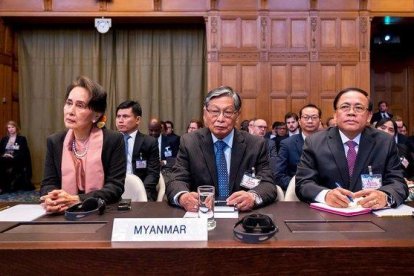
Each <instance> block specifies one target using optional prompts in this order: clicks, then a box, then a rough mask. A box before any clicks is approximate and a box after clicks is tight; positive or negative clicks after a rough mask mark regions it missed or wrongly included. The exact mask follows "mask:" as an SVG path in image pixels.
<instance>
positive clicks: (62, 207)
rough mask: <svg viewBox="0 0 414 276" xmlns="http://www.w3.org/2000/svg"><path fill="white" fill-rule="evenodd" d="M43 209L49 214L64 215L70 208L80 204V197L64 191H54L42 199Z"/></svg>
mask: <svg viewBox="0 0 414 276" xmlns="http://www.w3.org/2000/svg"><path fill="white" fill-rule="evenodd" d="M40 201H41V202H42V206H43V208H45V210H46V212H48V213H63V212H64V211H66V209H68V208H69V207H70V206H72V205H74V204H76V203H79V202H80V199H79V196H78V195H71V194H68V193H67V192H65V191H64V190H53V191H51V192H49V193H48V194H47V195H44V196H42V197H41V198H40Z"/></svg>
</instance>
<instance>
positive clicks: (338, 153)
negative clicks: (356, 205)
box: [328, 127, 350, 189]
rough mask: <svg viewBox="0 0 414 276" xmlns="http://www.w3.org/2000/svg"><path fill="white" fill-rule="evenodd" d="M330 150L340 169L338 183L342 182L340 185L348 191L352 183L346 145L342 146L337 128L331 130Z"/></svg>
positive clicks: (329, 137) (329, 136)
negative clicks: (345, 149)
mask: <svg viewBox="0 0 414 276" xmlns="http://www.w3.org/2000/svg"><path fill="white" fill-rule="evenodd" d="M328 148H329V150H330V151H331V154H332V156H333V158H334V160H335V163H336V167H337V168H338V171H339V175H340V176H341V180H340V181H339V180H338V182H341V183H340V184H341V185H342V186H343V188H345V189H348V187H349V182H350V179H349V172H348V162H347V161H346V154H345V151H344V145H343V144H342V139H341V136H340V135H339V130H338V128H336V127H333V128H331V129H330V130H329V134H328ZM329 184H333V183H329Z"/></svg>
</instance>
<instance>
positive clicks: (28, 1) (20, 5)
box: [0, 0, 44, 12]
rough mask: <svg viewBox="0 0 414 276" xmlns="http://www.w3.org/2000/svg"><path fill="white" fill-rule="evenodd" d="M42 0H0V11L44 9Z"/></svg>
mask: <svg viewBox="0 0 414 276" xmlns="http://www.w3.org/2000/svg"><path fill="white" fill-rule="evenodd" d="M43 4H44V0H2V1H0V11H19V12H22V11H44V5H43Z"/></svg>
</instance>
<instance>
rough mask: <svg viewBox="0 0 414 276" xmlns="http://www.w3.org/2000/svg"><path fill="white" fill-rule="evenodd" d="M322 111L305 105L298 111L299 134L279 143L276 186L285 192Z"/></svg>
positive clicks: (311, 105) (310, 105) (316, 126)
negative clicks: (306, 140)
mask: <svg viewBox="0 0 414 276" xmlns="http://www.w3.org/2000/svg"><path fill="white" fill-rule="evenodd" d="M321 116H322V111H321V110H320V109H319V108H318V107H317V106H316V105H313V104H308V105H305V106H304V107H302V108H301V110H300V111H299V118H300V119H299V124H300V129H301V131H300V133H299V134H297V135H293V136H290V137H289V138H287V139H285V140H283V141H281V142H280V149H279V154H278V155H277V157H276V168H275V170H276V175H275V180H276V184H277V185H279V186H280V187H282V189H283V190H285V191H286V189H287V187H288V185H289V182H290V180H291V179H292V177H293V176H294V175H295V174H296V167H297V164H298V163H299V160H300V156H301V155H302V148H303V143H304V141H305V139H306V137H308V136H309V135H311V134H313V133H315V132H317V131H318V127H319V123H320V121H321Z"/></svg>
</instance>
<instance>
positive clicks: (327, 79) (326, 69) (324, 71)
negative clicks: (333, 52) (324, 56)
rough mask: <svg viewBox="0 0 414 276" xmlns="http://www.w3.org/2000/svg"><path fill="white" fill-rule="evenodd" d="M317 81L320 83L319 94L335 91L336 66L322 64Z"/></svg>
mask: <svg viewBox="0 0 414 276" xmlns="http://www.w3.org/2000/svg"><path fill="white" fill-rule="evenodd" d="M319 79H320V82H321V91H320V92H321V93H326V92H328V93H329V92H333V91H336V79H337V74H336V65H335V64H322V65H321V71H320V76H319Z"/></svg>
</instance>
